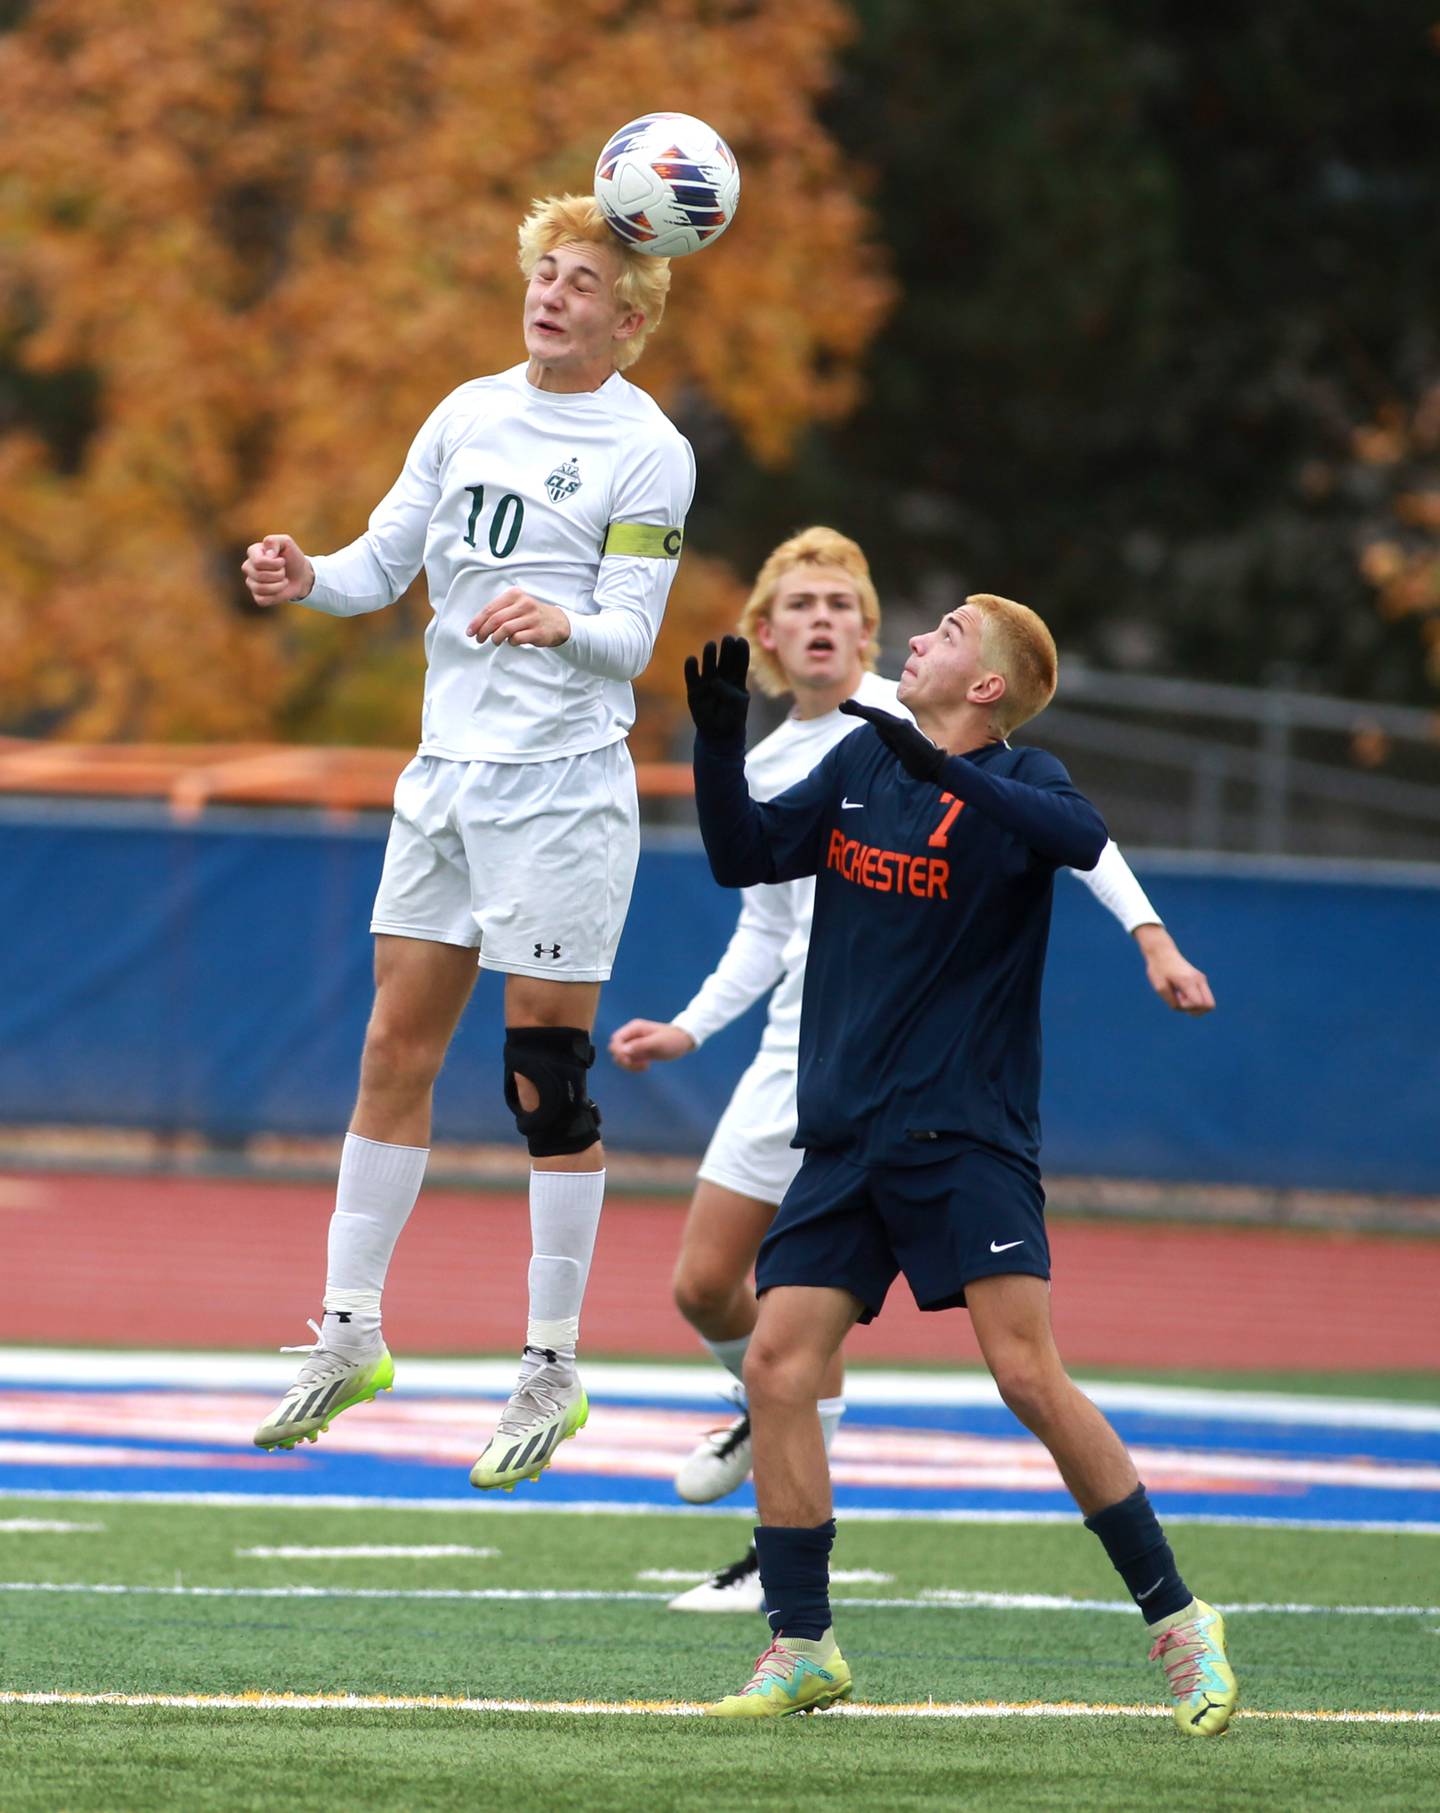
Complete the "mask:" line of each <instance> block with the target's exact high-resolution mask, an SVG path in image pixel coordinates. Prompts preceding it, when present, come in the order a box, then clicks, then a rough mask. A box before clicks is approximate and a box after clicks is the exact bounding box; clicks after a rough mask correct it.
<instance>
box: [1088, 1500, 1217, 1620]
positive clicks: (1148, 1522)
mask: <svg viewBox="0 0 1440 1813" xmlns="http://www.w3.org/2000/svg"><path fill="white" fill-rule="evenodd" d="M1085 1528H1086V1529H1087V1530H1093V1531H1094V1532H1095V1534H1096V1535H1097V1536H1098V1537H1099V1538H1100V1540H1101V1542H1102V1543H1103V1544H1104V1545H1105V1553H1106V1554H1107V1555H1108V1556H1109V1557H1110V1560H1111V1563H1112V1564H1113V1566H1114V1568H1115V1571H1116V1573H1117V1574H1119V1576H1120V1578H1121V1579H1122V1580H1123V1581H1124V1582H1125V1585H1126V1587H1127V1588H1128V1589H1129V1593H1130V1597H1131V1598H1132V1599H1133V1600H1134V1601H1135V1603H1136V1604H1137V1605H1138V1606H1139V1607H1140V1610H1141V1611H1142V1612H1143V1613H1144V1614H1145V1620H1146V1622H1147V1623H1149V1624H1154V1623H1156V1622H1158V1620H1159V1619H1161V1618H1168V1617H1169V1616H1170V1614H1171V1612H1178V1611H1183V1610H1184V1608H1185V1607H1186V1606H1187V1605H1188V1604H1189V1603H1190V1601H1191V1599H1192V1598H1193V1597H1194V1595H1193V1594H1192V1593H1191V1591H1190V1588H1189V1587H1188V1586H1186V1584H1185V1582H1184V1581H1183V1580H1182V1579H1181V1578H1180V1570H1179V1569H1178V1568H1177V1567H1176V1565H1175V1557H1174V1556H1173V1555H1172V1554H1171V1553H1170V1544H1169V1543H1168V1542H1166V1540H1165V1532H1164V1531H1163V1530H1162V1529H1161V1528H1160V1519H1159V1518H1158V1517H1157V1516H1156V1515H1155V1513H1154V1511H1153V1510H1152V1509H1151V1508H1150V1500H1149V1499H1148V1498H1147V1497H1146V1495H1145V1488H1144V1486H1136V1488H1135V1490H1134V1491H1133V1492H1132V1493H1131V1494H1130V1496H1129V1497H1128V1498H1122V1499H1121V1500H1120V1502H1119V1504H1118V1505H1107V1506H1106V1507H1105V1509H1104V1510H1103V1511H1097V1512H1096V1513H1095V1515H1094V1516H1093V1517H1087V1518H1086V1519H1085Z"/></svg>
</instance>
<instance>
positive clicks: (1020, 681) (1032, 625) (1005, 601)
mask: <svg viewBox="0 0 1440 1813" xmlns="http://www.w3.org/2000/svg"><path fill="white" fill-rule="evenodd" d="M965 602H966V604H973V605H974V606H975V608H976V610H978V611H979V612H980V615H981V617H982V619H983V624H982V628H981V631H980V653H981V657H982V659H983V660H985V661H986V662H988V663H989V665H990V666H991V667H993V668H994V670H995V671H996V673H999V674H1003V675H1004V676H1005V696H1004V697H1003V698H1002V699H1001V701H1000V703H999V704H998V705H997V706H996V707H995V711H994V713H993V715H992V719H991V722H992V723H993V725H994V728H995V729H996V730H997V731H998V732H999V733H1000V735H1001V736H1002V737H1003V736H1009V734H1010V732H1011V731H1012V730H1018V729H1019V727H1020V726H1021V725H1022V724H1025V723H1028V722H1029V720H1030V719H1031V718H1033V717H1036V716H1037V715H1038V714H1039V713H1040V712H1042V711H1044V709H1045V707H1046V706H1047V705H1048V704H1049V703H1050V701H1051V700H1052V699H1053V698H1054V697H1055V683H1056V680H1057V679H1058V678H1059V673H1060V662H1059V657H1058V656H1057V655H1056V653H1055V638H1054V637H1053V636H1052V635H1051V634H1050V631H1049V630H1048V629H1047V628H1046V627H1045V623H1044V621H1043V619H1042V618H1040V617H1038V616H1036V614H1035V612H1034V611H1032V610H1031V609H1030V607H1029V605H1026V604H1017V603H1016V602H1015V600H1014V599H1013V598H997V597H996V596H995V594H994V593H993V592H976V593H974V594H973V595H972V596H971V597H969V598H967V599H966V600H965Z"/></svg>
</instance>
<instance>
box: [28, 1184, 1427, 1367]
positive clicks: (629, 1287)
mask: <svg viewBox="0 0 1440 1813" xmlns="http://www.w3.org/2000/svg"><path fill="white" fill-rule="evenodd" d="M330 1201H331V1193H330V1190H329V1189H328V1188H327V1187H326V1186H324V1185H321V1184H280V1183H253V1182H240V1181H216V1180H209V1179H199V1178H184V1177H159V1178H144V1177H116V1176H86V1175H60V1174H55V1173H38V1174H25V1173H19V1172H10V1173H5V1174H0V1231H3V1239H4V1251H5V1274H6V1287H7V1288H6V1291H5V1308H4V1312H3V1317H0V1342H7V1341H8V1342H24V1343H36V1344H42V1343H43V1344H48V1345H70V1344H75V1345H85V1346H97V1347H108V1346H116V1347H157V1346H163V1347H188V1348H230V1349H248V1350H263V1349H266V1348H271V1347H276V1346H278V1345H279V1344H280V1343H281V1342H284V1341H298V1340H300V1339H302V1338H304V1337H305V1319H306V1317H307V1316H311V1315H316V1314H318V1306H319V1297H320V1289H321V1285H322V1283H323V1279H324V1268H325V1229H326V1222H327V1220H328V1217H329V1211H330ZM682 1212H683V1205H682V1204H681V1203H679V1202H677V1201H675V1200H673V1199H655V1198H646V1199H636V1198H634V1197H631V1198H626V1197H624V1196H617V1197H615V1198H612V1200H611V1201H610V1202H608V1203H607V1205H606V1209H605V1219H604V1221H603V1223H602V1225H601V1231H600V1242H599V1247H598V1250H597V1254H596V1260H595V1268H594V1272H593V1274H592V1277H591V1283H590V1289H589V1294H588V1297H587V1300H586V1306H585V1317H584V1324H583V1337H584V1344H585V1347H586V1349H587V1351H589V1352H590V1353H591V1354H594V1355H600V1354H604V1353H612V1354H635V1355H656V1356H674V1357H685V1358H689V1357H693V1356H695V1355H696V1354H697V1352H698V1348H697V1344H696V1341H695V1337H694V1336H693V1335H692V1333H691V1332H690V1330H689V1329H688V1327H687V1326H686V1325H685V1323H684V1322H683V1321H682V1320H681V1318H680V1316H679V1314H678V1312H677V1311H676V1310H675V1308H674V1305H673V1304H672V1302H671V1300H670V1289H669V1279H670V1269H671V1266H672V1264H673V1262H674V1256H675V1250H676V1246H677V1243H678V1239H679V1234H680V1225H681V1217H682ZM1051 1243H1052V1249H1053V1261H1054V1267H1055V1297H1054V1303H1055V1325H1056V1331H1057V1335H1058V1339H1059V1343H1060V1349H1061V1352H1062V1353H1063V1354H1064V1356H1065V1358H1066V1359H1067V1361H1068V1362H1069V1363H1070V1364H1071V1365H1072V1366H1077V1367H1089V1368H1092V1369H1093V1368H1097V1367H1111V1368H1116V1369H1119V1368H1127V1369H1130V1370H1144V1371H1155V1370H1164V1369H1167V1368H1173V1369H1193V1370H1196V1371H1207V1372H1210V1371H1220V1370H1232V1369H1233V1370H1236V1371H1245V1370H1256V1371H1262V1370H1281V1371H1286V1370H1300V1371H1303V1370H1319V1371H1340V1370H1346V1369H1350V1370H1356V1371H1362V1372H1363V1371H1382V1370H1391V1369H1393V1370H1410V1369H1421V1368H1429V1367H1440V1318H1437V1317H1436V1315H1435V1305H1436V1303H1437V1302H1440V1241H1429V1240H1407V1239H1398V1238H1389V1237H1383V1236H1375V1235H1369V1236H1367V1235H1349V1234H1338V1233H1337V1234H1330V1233H1310V1232H1300V1231H1282V1230H1271V1229H1252V1228H1236V1229H1229V1228H1217V1227H1205V1228H1203V1229H1199V1230H1196V1231H1193V1232H1192V1231H1189V1230H1186V1229H1182V1228H1178V1227H1173V1226H1148V1227H1137V1226H1131V1225H1120V1224H1116V1223H1113V1222H1107V1223H1087V1222H1080V1221H1069V1220H1060V1221H1057V1222H1056V1223H1055V1224H1054V1225H1053V1226H1052V1228H1051ZM528 1258H529V1222H528V1217H527V1214H526V1209H525V1204H524V1201H523V1199H522V1198H521V1197H520V1196H519V1195H518V1194H516V1193H513V1192H509V1193H499V1192H495V1193H489V1192H487V1193H484V1194H480V1193H471V1192H466V1191H457V1190H433V1191H426V1192H425V1194H424V1195H423V1196H422V1198H421V1202H420V1205H419V1207H418V1208H417V1210H416V1212H415V1215H414V1217H413V1219H412V1221H411V1223H410V1226H409V1227H408V1228H407V1229H406V1232H405V1235H404V1237H403V1239H402V1240H401V1242H400V1246H399V1249H398V1251H397V1253H396V1257H395V1261H394V1264H393V1266H392V1268H391V1274H390V1283H389V1288H388V1290H387V1293H386V1333H387V1337H388V1339H389V1341H390V1343H391V1345H392V1347H393V1348H394V1349H395V1351H396V1352H398V1353H453V1354H465V1353H487V1352H507V1351H509V1350H510V1349H511V1348H512V1347H514V1345H515V1343H516V1341H517V1340H518V1338H519V1336H520V1332H521V1330H522V1329H523V1327H524V1315H525V1271H526V1264H527V1261H528ZM849 1352H850V1355H851V1357H852V1358H853V1359H855V1360H857V1361H871V1362H880V1361H889V1360H909V1361H928V1362H931V1363H936V1364H944V1363H946V1362H949V1361H956V1360H958V1361H962V1362H973V1361H976V1360H977V1359H978V1354H977V1351H976V1348H975V1344H974V1341H973V1340H972V1339H971V1335H970V1329H969V1323H968V1321H967V1318H966V1317H965V1315H964V1313H963V1312H960V1313H951V1314H946V1315H929V1316H922V1315H921V1314H919V1312H918V1311H917V1310H916V1309H915V1308H914V1306H913V1304H912V1303H911V1302H910V1300H909V1295H908V1292H907V1291H906V1290H905V1288H904V1286H903V1284H900V1285H897V1286H896V1287H895V1288H894V1289H893V1290H892V1292H891V1295H890V1299H889V1302H888V1304H887V1307H886V1310H885V1313H884V1314H883V1315H882V1316H881V1317H880V1318H879V1320H878V1321H877V1322H875V1323H874V1324H872V1325H871V1326H870V1327H868V1328H863V1329H858V1330H856V1332H855V1334H854V1335H853V1336H852V1339H851V1343H850V1348H849Z"/></svg>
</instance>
